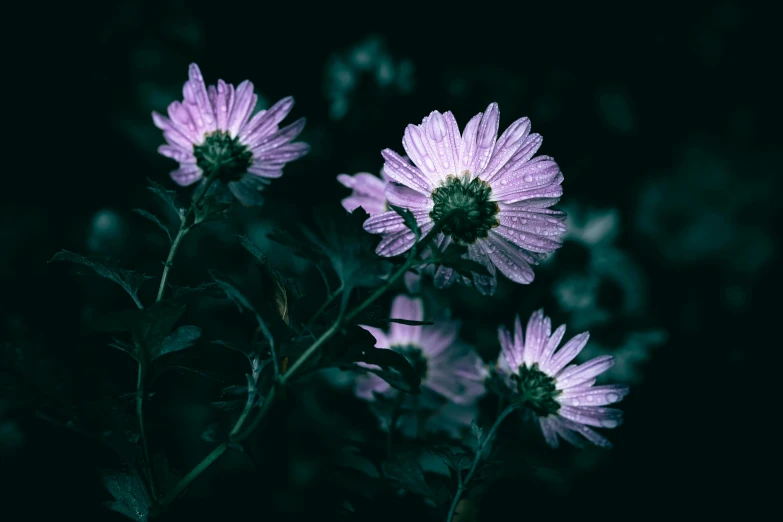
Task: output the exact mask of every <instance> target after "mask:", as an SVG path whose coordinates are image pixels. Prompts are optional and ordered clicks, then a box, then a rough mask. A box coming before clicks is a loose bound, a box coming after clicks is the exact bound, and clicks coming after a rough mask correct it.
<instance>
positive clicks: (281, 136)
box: [247, 118, 307, 153]
mask: <svg viewBox="0 0 783 522" xmlns="http://www.w3.org/2000/svg"><path fill="white" fill-rule="evenodd" d="M306 123H307V118H299V119H298V120H296V121H295V122H293V123H292V124H290V125H286V126H285V127H283V128H282V129H279V130H277V131H276V132H273V133H271V134H268V135H267V136H266V137H262V138H261V139H260V140H255V141H253V142H250V143H247V146H248V147H249V148H250V150H252V151H253V152H254V153H260V152H264V151H266V150H269V149H274V148H275V147H279V146H280V145H283V144H285V143H289V142H291V141H293V140H295V139H296V137H297V136H299V134H300V133H301V132H302V130H304V127H305V124H306Z"/></svg>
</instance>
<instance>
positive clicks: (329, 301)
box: [307, 285, 343, 324]
mask: <svg viewBox="0 0 783 522" xmlns="http://www.w3.org/2000/svg"><path fill="white" fill-rule="evenodd" d="M342 291H343V285H340V287H339V288H338V289H337V290H335V291H334V293H333V294H331V295H330V296H329V298H328V299H327V300H326V301H324V304H322V305H321V307H320V308H319V309H318V310H317V311H316V312H315V313H314V314H313V316H312V317H311V318H310V320H309V321H307V323H308V324H312V322H313V321H315V320H316V319H317V318H318V317H319V316H320V315H321V314H322V313H324V311H325V310H326V308H327V307H328V306H329V305H330V304H332V301H334V300H335V299H336V298H337V296H338V295H340V294H341V293H342Z"/></svg>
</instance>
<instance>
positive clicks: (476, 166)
mask: <svg viewBox="0 0 783 522" xmlns="http://www.w3.org/2000/svg"><path fill="white" fill-rule="evenodd" d="M499 123H500V112H499V110H498V104H497V103H494V102H493V103H490V104H489V106H488V107H487V110H485V111H484V114H483V115H482V116H481V121H480V122H479V126H478V130H477V131H476V152H475V154H473V158H472V161H471V163H470V167H469V168H468V171H469V172H470V173H471V174H472V175H473V177H474V178H475V177H481V175H482V173H483V171H484V169H485V168H486V166H487V164H488V163H489V160H490V159H491V158H492V151H493V150H494V148H495V141H496V140H497V137H498V125H499Z"/></svg>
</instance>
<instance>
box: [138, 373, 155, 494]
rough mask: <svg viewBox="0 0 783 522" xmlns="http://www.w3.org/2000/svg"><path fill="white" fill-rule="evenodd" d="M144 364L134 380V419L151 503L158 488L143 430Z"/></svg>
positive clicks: (145, 434)
mask: <svg viewBox="0 0 783 522" xmlns="http://www.w3.org/2000/svg"><path fill="white" fill-rule="evenodd" d="M144 374H145V372H144V364H143V363H142V362H139V373H138V377H137V379H136V417H137V418H138V419H139V437H140V438H141V445H142V447H143V448H144V464H145V469H146V471H147V482H149V485H150V496H151V497H152V501H153V502H157V501H158V488H157V485H156V483H155V470H154V467H153V465H152V459H151V458H150V449H149V445H148V444H147V432H146V430H145V429H144V377H145V375H144Z"/></svg>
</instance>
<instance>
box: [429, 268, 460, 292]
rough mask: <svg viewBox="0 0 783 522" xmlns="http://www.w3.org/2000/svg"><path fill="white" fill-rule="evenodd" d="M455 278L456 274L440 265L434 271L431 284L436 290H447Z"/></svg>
mask: <svg viewBox="0 0 783 522" xmlns="http://www.w3.org/2000/svg"><path fill="white" fill-rule="evenodd" d="M456 276H457V273H456V272H455V271H454V270H453V269H451V268H448V267H445V266H442V265H441V266H439V267H438V268H437V270H435V275H434V276H433V284H434V285H435V288H438V289H443V288H448V287H450V286H451V285H453V284H454V282H455V281H456V280H457V277H456Z"/></svg>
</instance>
